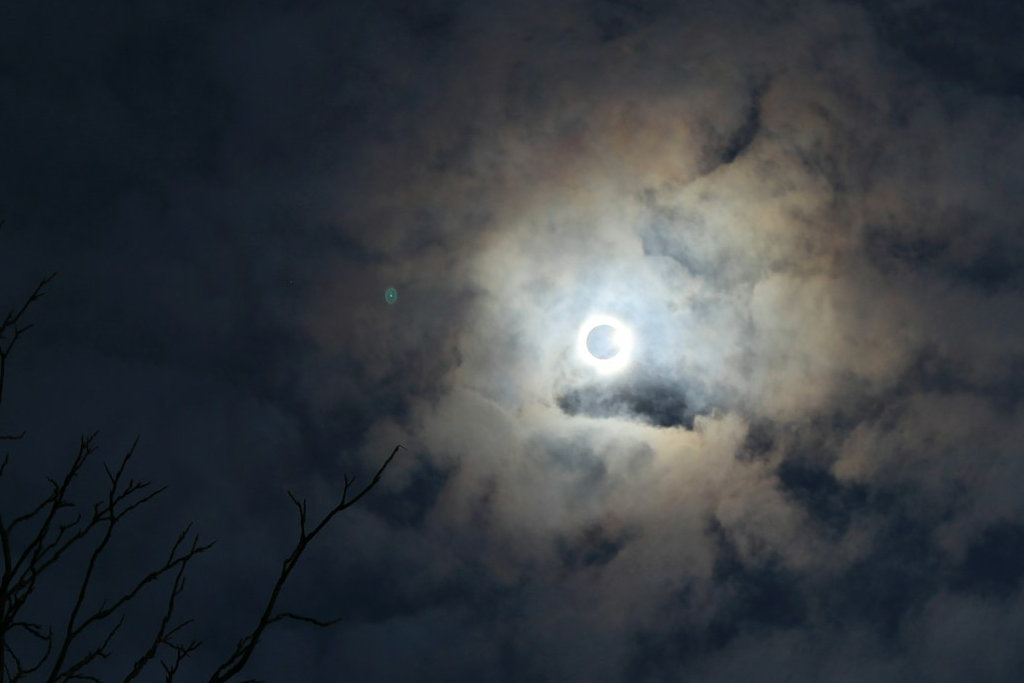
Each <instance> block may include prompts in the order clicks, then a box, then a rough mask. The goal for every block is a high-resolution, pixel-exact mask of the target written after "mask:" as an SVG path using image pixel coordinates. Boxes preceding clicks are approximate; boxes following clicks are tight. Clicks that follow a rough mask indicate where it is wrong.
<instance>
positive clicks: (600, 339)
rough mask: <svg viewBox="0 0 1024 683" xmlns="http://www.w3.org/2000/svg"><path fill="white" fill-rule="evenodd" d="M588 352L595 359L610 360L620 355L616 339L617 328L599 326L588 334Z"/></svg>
mask: <svg viewBox="0 0 1024 683" xmlns="http://www.w3.org/2000/svg"><path fill="white" fill-rule="evenodd" d="M587 351H589V352H590V355H591V356H593V357H594V358H598V359H600V360H608V359H609V358H614V357H615V356H617V355H619V351H620V348H619V344H618V341H617V340H616V339H615V328H614V327H612V326H611V325H598V326H597V327H595V328H594V329H592V330H590V332H589V333H588V334H587Z"/></svg>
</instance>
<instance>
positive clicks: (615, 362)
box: [576, 315, 633, 374]
mask: <svg viewBox="0 0 1024 683" xmlns="http://www.w3.org/2000/svg"><path fill="white" fill-rule="evenodd" d="M632 352H633V332H632V330H630V329H629V328H628V327H626V326H625V325H624V324H622V322H621V321H619V320H617V319H615V318H613V317H611V316H608V315H592V316H590V317H589V318H587V319H586V321H585V322H584V323H583V325H582V326H580V331H579V334H577V335H576V354H577V355H578V356H579V358H580V360H582V361H583V362H584V363H586V364H587V365H590V366H592V367H593V368H594V369H595V370H597V371H598V372H599V373H601V374H611V373H614V372H618V371H620V370H622V369H624V368H625V367H626V366H627V365H629V361H630V356H631V355H632Z"/></svg>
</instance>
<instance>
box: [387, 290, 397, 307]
mask: <svg viewBox="0 0 1024 683" xmlns="http://www.w3.org/2000/svg"><path fill="white" fill-rule="evenodd" d="M384 301H386V302H387V303H389V304H394V303H396V302H397V301H398V290H397V289H395V288H394V287H388V288H387V289H386V290H384Z"/></svg>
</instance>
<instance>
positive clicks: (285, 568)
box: [209, 444, 402, 683]
mask: <svg viewBox="0 0 1024 683" xmlns="http://www.w3.org/2000/svg"><path fill="white" fill-rule="evenodd" d="M401 448H402V446H401V444H399V445H398V446H395V448H394V450H393V451H391V455H389V456H388V457H387V459H386V460H385V461H384V463H383V464H382V465H381V466H380V468H378V469H377V472H376V473H375V474H374V475H373V479H371V480H370V483H368V484H367V485H366V486H365V487H363V488H362V489H361V490H360V491H359V493H358V494H356V496H355V497H354V498H352V499H351V500H349V498H348V492H349V489H350V488H351V486H352V484H353V483H354V481H355V479H354V478H351V477H347V476H346V477H345V480H344V486H343V488H342V492H341V500H340V501H339V502H338V503H337V505H335V506H334V507H333V508H332V509H331V510H330V511H328V513H327V514H326V515H324V517H323V519H321V520H320V522H319V523H318V524H317V525H316V526H315V527H313V530H312V531H310V532H308V533H307V532H306V531H305V521H306V520H305V502H303V503H302V504H301V505H300V504H299V502H298V501H297V500H296V499H295V496H293V495H292V494H291V492H289V494H288V495H289V496H290V497H291V499H292V502H293V503H295V505H296V506H297V507H298V508H299V513H300V517H299V518H300V533H299V538H298V540H297V541H296V543H295V547H294V548H293V549H292V552H291V553H290V554H289V555H288V557H286V558H285V560H284V562H283V563H282V565H281V572H280V574H278V577H277V581H276V582H275V583H274V586H273V588H272V589H271V591H270V595H269V597H268V598H267V601H266V604H265V605H264V608H263V614H262V615H260V618H259V620H258V621H257V622H256V626H255V627H254V628H253V630H252V631H251V632H249V634H248V635H246V636H244V637H243V638H242V639H241V640H239V641H238V645H237V646H236V647H235V650H234V652H232V653H231V654H230V655H229V656H228V658H227V659H225V660H224V662H223V663H222V664H221V665H220V666H218V667H217V669H216V671H214V673H213V674H212V675H211V676H210V679H209V681H210V683H223V682H224V681H228V680H230V679H231V678H233V677H234V676H236V675H237V674H238V673H239V672H240V671H241V670H242V668H243V667H245V665H246V664H247V663H248V661H249V659H250V658H251V657H252V653H253V652H254V651H255V650H256V646H257V645H258V644H259V642H260V638H261V637H262V636H263V632H264V631H265V630H266V628H267V627H268V626H270V625H271V624H272V623H275V622H277V621H281V620H283V619H287V618H292V619H298V620H299V621H306V622H310V623H317V621H316V620H315V619H312V618H310V617H298V616H283V615H290V614H291V613H289V612H284V613H281V614H275V611H274V610H275V607H276V606H277V601H278V599H279V598H280V596H281V590H282V589H283V588H284V586H285V584H286V583H287V582H288V577H289V576H290V575H291V573H292V570H294V569H295V566H296V564H298V561H299V559H300V558H301V557H302V554H303V553H304V552H305V551H306V548H307V547H308V546H309V544H310V542H311V541H312V540H313V539H314V538H316V537H317V535H318V534H319V533H320V532H321V531H323V529H324V527H326V526H327V525H328V524H329V523H330V521H331V520H332V519H334V517H335V516H336V515H337V514H338V513H340V512H342V511H344V510H346V509H348V508H350V507H352V506H353V505H355V504H356V503H358V502H359V501H360V500H361V499H362V498H363V496H365V495H366V494H367V493H369V492H370V491H371V490H372V489H373V487H375V486H376V485H377V483H378V482H379V481H380V479H381V476H382V475H383V474H384V470H386V469H387V467H388V465H390V464H391V461H392V460H393V459H394V457H395V455H397V454H398V451H399V450H401ZM324 623H326V622H324Z"/></svg>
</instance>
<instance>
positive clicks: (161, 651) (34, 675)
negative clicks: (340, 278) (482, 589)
mask: <svg viewBox="0 0 1024 683" xmlns="http://www.w3.org/2000/svg"><path fill="white" fill-rule="evenodd" d="M0 226H2V224H0ZM53 278H54V275H50V276H48V277H46V278H44V279H42V280H41V281H40V282H39V284H38V285H37V286H36V288H35V289H34V290H33V291H32V293H31V294H30V295H29V296H28V297H27V298H25V300H24V301H23V302H22V304H21V306H20V307H18V308H14V309H12V310H11V311H9V312H8V313H7V314H6V316H5V317H4V318H3V322H2V323H0V442H5V443H6V442H11V441H19V440H21V439H23V437H24V436H25V434H24V432H21V433H17V434H7V433H4V431H3V427H4V421H3V407H4V399H5V396H4V382H5V379H6V376H7V370H8V361H9V359H10V356H11V352H12V351H13V350H14V349H15V347H16V346H17V345H18V343H19V342H20V341H21V340H22V338H23V336H24V335H25V333H26V332H27V331H28V330H29V329H30V328H31V325H30V324H27V323H26V322H25V320H24V319H25V316H26V313H27V312H28V311H29V310H30V309H31V307H32V305H33V304H35V303H36V302H37V301H38V300H39V299H40V298H41V297H43V296H44V295H45V293H46V291H47V288H48V286H49V285H50V283H51V282H52V281H53ZM401 448H402V446H401V445H398V446H395V448H394V450H392V451H391V454H390V455H389V456H388V457H387V458H386V459H385V460H384V462H383V464H381V466H380V467H379V468H378V469H377V471H376V473H375V474H374V475H373V477H372V479H370V481H369V482H368V483H367V484H365V485H364V486H363V487H362V488H359V489H355V488H353V486H354V484H355V479H354V478H353V477H348V476H346V477H345V478H344V482H343V484H342V490H341V493H340V496H339V498H338V500H337V503H336V504H335V505H334V506H333V507H332V508H331V509H330V510H328V511H327V513H326V514H324V515H323V517H321V518H320V519H319V520H318V521H316V522H315V523H312V522H311V521H310V519H309V517H308V513H307V505H306V501H305V500H304V499H303V500H300V499H299V498H297V497H296V496H295V495H294V494H292V493H291V492H290V491H289V492H288V496H289V497H290V498H291V500H292V503H294V505H295V507H296V510H297V514H298V522H299V524H298V534H297V538H296V540H295V544H294V546H293V547H292V550H291V552H290V553H289V554H288V556H287V557H286V558H285V559H284V561H283V563H282V565H281V570H280V572H279V573H278V576H277V579H276V580H275V581H274V583H273V585H272V586H271V587H270V591H269V594H268V595H267V597H266V600H265V602H264V603H263V605H262V609H261V610H260V612H259V617H258V618H257V619H256V621H255V624H254V625H253V626H252V628H251V630H249V631H248V632H247V633H245V634H244V635H243V636H242V637H241V638H240V639H239V640H238V643H237V645H236V646H235V649H234V650H233V651H232V652H231V653H229V654H228V655H227V656H226V657H225V658H224V659H223V660H222V661H221V663H220V664H219V665H217V666H216V667H215V669H214V670H213V672H212V673H210V675H209V678H208V680H209V682H210V683H223V682H225V681H229V680H232V679H234V678H235V677H236V676H238V675H239V674H240V673H241V672H242V670H243V669H244V668H245V666H246V664H247V663H248V662H249V660H250V658H251V657H252V655H253V653H254V652H255V651H256V649H257V647H258V646H259V645H260V643H261V642H262V639H263V637H264V635H265V632H266V631H267V629H268V628H269V627H270V626H273V625H274V624H276V623H278V622H282V621H288V620H292V621H300V622H305V623H308V624H311V625H313V626H316V627H327V626H330V625H331V624H333V623H335V622H334V621H324V620H320V619H316V618H314V617H310V616H306V615H302V614H296V613H294V612H289V611H286V610H281V609H280V608H279V607H278V602H279V599H280V597H281V591H282V590H283V589H284V588H285V586H286V585H287V583H288V581H289V579H290V578H291V576H292V572H293V571H294V569H295V567H296V565H297V564H298V563H299V560H300V559H301V558H302V556H303V554H304V553H305V551H306V549H307V548H308V547H309V545H310V544H311V543H312V542H313V541H314V540H315V539H316V538H317V536H318V535H320V533H321V532H322V531H323V530H324V529H325V528H326V527H327V526H328V525H329V524H330V523H331V521H332V520H333V519H334V518H335V517H336V516H337V515H338V514H339V513H341V512H343V511H345V510H347V509H348V508H350V507H351V506H353V505H355V504H356V503H358V502H359V501H360V500H361V499H362V498H363V496H365V495H367V494H368V493H369V492H370V491H371V490H372V489H373V488H374V486H376V485H377V483H378V482H379V481H380V479H381V477H382V475H383V474H384V471H385V470H386V469H387V467H388V465H389V464H391V461H392V460H393V459H394V457H395V455H396V454H397V453H398V451H399V450H400V449H401ZM96 450H97V446H96V434H90V435H86V436H83V437H82V438H81V440H80V442H79V445H78V452H77V454H76V455H75V457H74V459H73V460H72V461H71V464H70V465H69V466H68V468H67V469H66V470H65V472H64V474H63V476H62V477H61V478H59V479H53V478H48V481H49V493H48V494H47V495H45V496H44V497H43V498H42V499H41V500H39V501H38V503H37V504H35V505H34V506H30V507H29V508H28V509H26V510H22V511H20V512H11V511H9V510H7V509H6V508H7V505H6V500H7V497H6V496H4V497H0V555H2V557H3V565H2V575H0V683H13V682H15V681H46V682H47V683H57V682H63V681H99V680H101V679H100V677H99V674H98V673H96V672H95V665H97V664H98V663H99V661H100V660H105V659H108V658H110V656H111V654H112V652H113V649H112V648H113V647H114V645H115V638H116V636H117V634H118V632H119V631H120V630H121V629H122V627H123V626H124V625H125V621H126V618H127V617H128V615H127V614H126V613H127V612H128V609H127V608H128V607H129V605H130V604H131V603H133V601H135V600H136V599H137V598H138V597H139V596H140V595H142V593H143V592H144V591H150V590H156V589H158V588H159V587H163V589H164V590H166V601H165V602H163V612H162V614H161V615H160V618H159V621H158V622H157V624H156V627H155V631H154V632H153V634H152V636H151V637H149V638H148V644H147V645H146V646H145V647H144V648H143V649H142V651H141V652H140V653H139V654H138V656H137V657H136V658H135V659H134V663H132V664H131V665H130V666H128V667H127V670H126V671H125V672H124V674H123V677H122V676H121V675H119V676H118V678H121V680H123V681H125V682H126V683H127V682H128V681H132V680H135V679H137V678H139V677H140V676H141V675H142V674H143V672H145V671H147V669H149V668H150V667H152V666H153V665H154V664H155V663H159V664H160V665H161V667H162V668H163V672H164V673H163V675H164V677H165V680H167V681H173V680H174V679H175V675H176V674H177V673H178V670H179V667H180V666H181V664H182V662H183V661H184V660H185V659H186V658H187V657H188V656H189V655H191V654H192V653H194V652H195V651H196V650H197V649H198V648H199V647H200V645H201V642H200V641H198V640H194V639H188V638H185V637H183V632H184V630H185V629H186V627H188V626H189V625H191V624H192V622H193V620H192V619H189V618H181V617H179V616H178V615H177V614H176V607H177V600H178V597H179V596H180V595H181V593H182V591H184V589H185V577H186V572H187V570H188V567H189V565H190V563H191V562H192V560H194V559H195V558H196V557H198V556H199V555H202V554H203V553H206V552H207V551H209V550H210V549H211V548H212V547H213V543H200V541H199V536H198V535H197V534H196V533H194V532H193V530H192V523H189V524H188V525H186V526H185V527H184V528H183V529H182V530H181V532H180V533H179V534H178V535H177V537H176V538H175V539H174V541H173V542H172V543H170V548H169V550H168V552H167V555H166V557H165V559H164V561H163V563H162V564H160V565H159V566H156V567H154V568H152V569H151V570H149V571H145V572H144V573H143V574H142V575H141V576H139V577H138V578H137V579H136V580H135V581H134V582H133V583H129V585H126V586H123V587H122V588H121V589H120V592H119V593H118V594H117V595H115V596H114V597H109V596H108V597H105V598H104V600H103V601H102V602H101V603H100V605H99V606H98V607H95V608H91V607H90V608H86V604H87V602H88V603H89V604H91V603H92V600H87V598H89V597H90V596H91V593H90V591H91V589H92V588H93V587H94V586H95V583H96V578H97V576H98V572H99V571H100V569H99V560H100V559H101V558H102V557H104V554H105V553H106V552H107V551H108V548H109V547H110V541H111V539H112V538H114V536H115V534H117V532H118V531H119V530H120V529H122V528H123V527H122V522H123V521H124V520H125V519H126V518H128V517H129V516H131V515H135V514H136V513H137V512H138V511H139V510H140V509H141V508H143V506H145V505H147V504H148V503H150V502H151V501H153V500H154V499H155V498H156V497H157V496H159V495H160V494H162V493H163V492H164V490H165V488H155V487H153V485H152V484H151V482H149V481H137V480H135V479H134V478H132V477H131V476H130V474H129V466H130V465H131V462H132V459H133V457H134V456H135V451H136V444H132V447H131V448H130V449H129V450H128V452H127V453H125V455H124V456H123V457H122V458H121V459H120V462H119V463H118V464H117V466H116V467H114V468H111V467H109V466H108V465H106V464H104V465H103V468H104V471H105V473H106V490H105V491H103V492H102V493H101V494H99V495H97V496H96V499H95V500H94V501H93V502H92V503H91V504H90V505H81V504H79V503H76V502H74V501H73V500H72V496H71V493H72V489H73V487H74V486H75V485H76V484H79V483H81V482H80V480H81V474H82V472H83V471H84V469H85V468H86V467H89V466H91V465H92V461H93V460H94V457H93V456H94V455H95V453H96ZM9 458H10V456H9V454H8V453H6V452H5V453H4V455H3V457H2V459H0V485H3V484H4V483H5V482H4V480H3V475H4V471H5V470H6V468H7V465H8V462H9ZM0 493H2V490H0ZM79 557H83V558H84V561H85V566H84V568H83V569H82V571H81V573H80V574H78V575H77V578H76V580H75V581H76V585H75V586H74V587H73V591H72V598H71V604H70V605H69V606H67V609H68V616H67V617H66V618H65V619H62V620H59V621H50V622H48V623H47V622H43V621H38V620H37V618H36V617H28V616H24V615H26V614H29V613H31V609H30V608H31V607H32V605H33V599H34V598H38V597H39V580H40V578H41V577H43V576H45V575H47V574H48V572H52V570H53V569H54V567H56V566H58V565H60V564H61V563H68V562H71V561H72V559H73V558H74V559H77V558H79ZM120 656H121V657H124V653H120ZM125 661H126V662H128V661H131V657H127V658H125Z"/></svg>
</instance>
